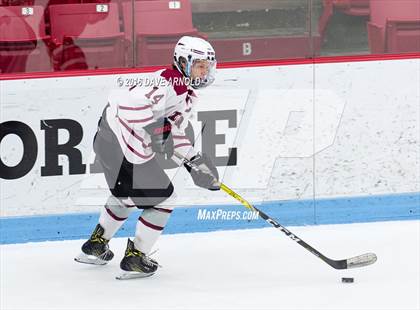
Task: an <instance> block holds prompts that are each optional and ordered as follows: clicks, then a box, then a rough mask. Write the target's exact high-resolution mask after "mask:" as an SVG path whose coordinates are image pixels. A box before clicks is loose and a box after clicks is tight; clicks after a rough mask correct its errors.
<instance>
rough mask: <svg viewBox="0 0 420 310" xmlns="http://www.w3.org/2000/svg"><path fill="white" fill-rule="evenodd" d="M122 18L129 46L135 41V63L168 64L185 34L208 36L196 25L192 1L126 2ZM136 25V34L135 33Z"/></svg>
mask: <svg viewBox="0 0 420 310" xmlns="http://www.w3.org/2000/svg"><path fill="white" fill-rule="evenodd" d="M122 6H123V19H124V29H125V36H126V40H127V42H128V45H129V46H132V42H133V40H134V41H135V44H134V48H135V51H132V52H133V55H134V59H135V65H136V66H151V65H166V64H171V63H172V57H173V48H174V46H175V43H176V42H177V41H178V40H179V38H180V37H182V36H183V35H192V36H199V37H203V38H205V36H204V35H203V34H201V33H199V32H198V30H197V29H196V28H194V26H193V23H192V12H191V4H190V2H189V1H188V0H180V1H167V0H165V1H163V0H155V1H136V2H134V23H133V20H132V16H133V7H132V6H133V3H131V2H124V3H123V4H122ZM133 29H134V34H133Z"/></svg>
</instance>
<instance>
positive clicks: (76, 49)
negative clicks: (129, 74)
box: [49, 3, 125, 70]
mask: <svg viewBox="0 0 420 310" xmlns="http://www.w3.org/2000/svg"><path fill="white" fill-rule="evenodd" d="M49 14H50V20H51V21H50V22H51V39H52V41H53V44H54V47H53V49H52V54H53V59H54V68H55V70H75V69H77V70H82V69H97V68H115V67H124V66H125V61H124V34H123V33H122V32H120V26H119V10H118V5H117V4H116V3H109V4H96V3H84V4H61V5H51V6H50V7H49Z"/></svg>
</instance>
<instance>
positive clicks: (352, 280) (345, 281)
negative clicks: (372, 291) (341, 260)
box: [341, 278, 354, 283]
mask: <svg viewBox="0 0 420 310" xmlns="http://www.w3.org/2000/svg"><path fill="white" fill-rule="evenodd" d="M341 282H343V283H353V282H354V278H341Z"/></svg>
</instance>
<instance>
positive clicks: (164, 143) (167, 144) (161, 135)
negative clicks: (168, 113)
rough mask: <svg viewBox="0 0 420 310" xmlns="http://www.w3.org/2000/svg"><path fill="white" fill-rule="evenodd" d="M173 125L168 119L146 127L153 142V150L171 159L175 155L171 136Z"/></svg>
mask: <svg viewBox="0 0 420 310" xmlns="http://www.w3.org/2000/svg"><path fill="white" fill-rule="evenodd" d="M171 129H172V126H171V123H170V122H169V121H168V119H167V118H163V119H159V120H157V121H156V122H154V123H151V124H149V125H147V126H145V127H144V130H146V132H147V133H148V134H149V135H150V138H151V140H152V150H153V151H154V152H157V153H162V154H165V155H166V159H169V158H171V157H172V155H173V154H174V140H173V138H172V134H171Z"/></svg>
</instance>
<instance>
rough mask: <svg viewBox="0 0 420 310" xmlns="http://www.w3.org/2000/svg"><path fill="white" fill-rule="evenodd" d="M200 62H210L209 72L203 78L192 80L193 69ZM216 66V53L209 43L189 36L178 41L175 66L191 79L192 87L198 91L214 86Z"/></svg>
mask: <svg viewBox="0 0 420 310" xmlns="http://www.w3.org/2000/svg"><path fill="white" fill-rule="evenodd" d="M199 60H206V61H207V62H208V72H207V74H206V76H205V77H203V78H195V79H192V77H191V72H192V68H193V66H194V65H195V63H196V62H197V61H199ZM216 64H217V62H216V55H215V52H214V50H213V48H212V46H211V45H210V44H209V43H208V42H207V41H205V40H203V39H201V38H195V37H188V36H186V37H182V38H181V39H180V40H179V41H178V43H177V45H176V47H175V52H174V65H175V66H176V67H177V69H178V70H179V71H180V72H181V73H182V74H183V75H184V76H185V77H186V78H188V79H189V84H190V85H191V87H193V88H195V89H197V88H203V87H207V86H209V85H210V84H212V83H213V82H214V80H215V73H216Z"/></svg>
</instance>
